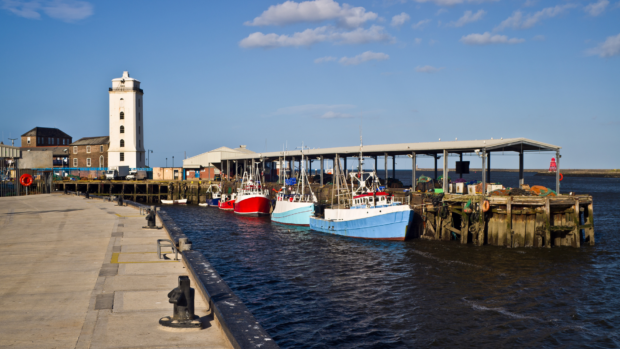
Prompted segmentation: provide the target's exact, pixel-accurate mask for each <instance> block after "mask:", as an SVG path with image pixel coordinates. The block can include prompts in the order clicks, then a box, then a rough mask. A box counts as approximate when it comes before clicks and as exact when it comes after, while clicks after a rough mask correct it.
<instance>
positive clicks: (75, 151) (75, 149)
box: [73, 146, 77, 154]
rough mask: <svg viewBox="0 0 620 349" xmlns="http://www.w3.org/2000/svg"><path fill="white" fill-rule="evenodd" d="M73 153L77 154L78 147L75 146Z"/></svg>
mask: <svg viewBox="0 0 620 349" xmlns="http://www.w3.org/2000/svg"><path fill="white" fill-rule="evenodd" d="M73 154H77V147H75V146H74V147H73Z"/></svg>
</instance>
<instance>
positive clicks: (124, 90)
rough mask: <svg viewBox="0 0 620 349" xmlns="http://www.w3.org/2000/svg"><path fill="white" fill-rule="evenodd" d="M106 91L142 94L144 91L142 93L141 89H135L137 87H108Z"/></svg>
mask: <svg viewBox="0 0 620 349" xmlns="http://www.w3.org/2000/svg"><path fill="white" fill-rule="evenodd" d="M108 91H115V92H129V91H140V92H142V93H144V91H142V89H141V88H137V87H125V86H119V87H110V88H109V89H108Z"/></svg>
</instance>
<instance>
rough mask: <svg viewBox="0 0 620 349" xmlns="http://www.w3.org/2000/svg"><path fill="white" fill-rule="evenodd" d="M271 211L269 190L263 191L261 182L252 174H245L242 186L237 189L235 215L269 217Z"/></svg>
mask: <svg viewBox="0 0 620 349" xmlns="http://www.w3.org/2000/svg"><path fill="white" fill-rule="evenodd" d="M256 177H258V176H256ZM270 210H271V202H270V201H269V190H265V189H263V185H262V183H261V181H260V180H257V179H255V176H254V174H253V173H252V172H250V174H249V175H248V173H247V172H246V173H244V174H243V180H242V181H241V185H240V186H239V189H237V198H236V199H235V213H237V214H240V215H244V216H262V215H269V213H270Z"/></svg>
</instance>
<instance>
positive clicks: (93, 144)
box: [69, 136, 110, 168]
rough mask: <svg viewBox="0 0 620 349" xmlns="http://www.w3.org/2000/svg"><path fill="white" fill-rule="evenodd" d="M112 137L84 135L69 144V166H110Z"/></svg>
mask: <svg viewBox="0 0 620 349" xmlns="http://www.w3.org/2000/svg"><path fill="white" fill-rule="evenodd" d="M109 147H110V137H108V136H103V137H84V138H80V139H79V140H77V141H75V142H73V143H71V144H70V145H69V153H70V154H69V156H70V159H69V167H95V168H97V167H108V148H109Z"/></svg>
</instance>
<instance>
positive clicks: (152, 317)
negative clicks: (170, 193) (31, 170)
mask: <svg viewBox="0 0 620 349" xmlns="http://www.w3.org/2000/svg"><path fill="white" fill-rule="evenodd" d="M144 225H146V221H145V219H144V216H143V215H140V212H139V210H137V209H135V208H133V207H127V206H123V207H119V206H115V204H114V203H110V202H104V201H102V200H97V199H91V200H85V199H84V198H81V197H76V196H68V195H62V194H46V195H31V196H21V197H10V198H0V227H2V229H0V253H2V255H3V256H4V257H5V258H3V259H0V347H15V348H128V347H131V348H231V345H230V343H229V342H228V340H227V339H226V337H225V335H224V334H223V333H222V331H221V330H220V329H219V327H218V326H212V323H215V322H213V319H212V313H211V309H209V306H208V304H206V302H205V301H204V300H203V299H202V296H200V293H199V292H196V295H197V298H196V301H195V309H196V314H197V315H198V316H200V317H201V321H202V323H203V327H202V328H201V329H192V330H171V329H168V328H164V327H163V326H161V325H159V319H160V318H161V317H164V316H170V315H172V304H170V303H169V301H168V297H167V295H168V293H169V292H170V290H172V289H173V288H175V287H177V286H178V277H179V276H180V275H187V270H186V269H185V267H184V265H183V263H182V262H180V261H174V260H172V259H173V258H174V254H172V253H170V252H169V251H170V248H165V249H164V251H165V252H167V253H166V254H165V256H166V257H167V258H168V259H167V260H159V259H158V258H157V253H155V252H156V251H157V245H156V241H157V239H168V238H169V236H168V234H167V232H166V231H165V230H145V229H142V226H144ZM192 284H194V281H193V280H192Z"/></svg>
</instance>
